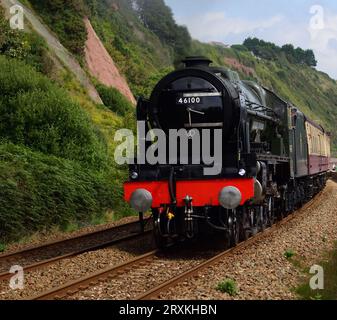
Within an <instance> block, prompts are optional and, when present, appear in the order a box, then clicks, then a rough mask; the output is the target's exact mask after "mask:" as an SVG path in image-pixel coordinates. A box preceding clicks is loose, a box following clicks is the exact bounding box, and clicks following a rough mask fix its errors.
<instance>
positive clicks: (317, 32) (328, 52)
mask: <svg viewBox="0 0 337 320" xmlns="http://www.w3.org/2000/svg"><path fill="white" fill-rule="evenodd" d="M323 21H324V24H323V26H322V28H320V29H313V28H311V27H310V26H309V28H308V32H309V34H310V47H311V48H312V49H313V50H314V51H315V53H316V56H317V60H318V68H319V69H321V70H323V71H325V72H327V73H329V74H330V75H331V76H332V77H334V78H335V79H337V59H336V57H337V14H333V13H331V12H325V13H324V17H323Z"/></svg>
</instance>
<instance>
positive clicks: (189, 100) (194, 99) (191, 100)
mask: <svg viewBox="0 0 337 320" xmlns="http://www.w3.org/2000/svg"><path fill="white" fill-rule="evenodd" d="M201 103H202V100H201V98H200V97H188V98H183V97H181V98H177V104H201Z"/></svg>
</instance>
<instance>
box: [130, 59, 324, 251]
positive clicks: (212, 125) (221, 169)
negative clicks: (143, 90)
mask: <svg viewBox="0 0 337 320" xmlns="http://www.w3.org/2000/svg"><path fill="white" fill-rule="evenodd" d="M184 63H185V67H184V68H182V69H180V70H177V71H174V72H172V73H171V74H169V75H167V76H166V77H164V78H163V79H162V80H161V81H160V82H159V83H158V84H157V86H156V87H155V88H154V90H153V93H152V95H151V98H150V99H149V100H144V99H140V100H139V102H138V106H137V120H138V121H142V122H143V123H144V124H145V133H146V134H147V133H149V132H155V129H160V130H161V131H162V132H164V134H165V135H166V137H167V141H169V142H171V140H172V139H173V138H172V136H171V135H170V134H171V132H172V130H175V131H173V132H175V134H176V135H175V136H174V138H177V137H178V140H180V142H182V141H183V140H184V139H186V137H184V134H185V135H186V136H187V139H188V141H192V142H191V143H189V144H188V148H187V151H184V150H180V149H179V148H178V150H176V152H175V153H174V154H175V156H176V157H175V158H174V159H172V154H171V153H170V151H172V150H171V147H170V146H169V145H170V143H168V146H165V149H160V148H159V151H158V150H157V152H161V153H162V154H161V157H162V158H163V157H164V158H165V160H166V162H163V161H162V162H160V161H159V162H158V163H149V161H147V160H146V161H145V163H141V164H139V161H137V160H139V157H142V158H145V157H144V155H142V154H139V155H138V159H136V160H135V164H133V165H130V180H129V181H128V182H127V183H125V199H126V201H128V202H129V203H130V204H131V206H132V207H133V208H134V209H135V210H137V211H139V212H145V211H148V210H149V209H151V210H152V213H153V217H154V230H155V238H156V241H157V244H158V246H165V245H167V244H168V243H170V242H172V241H176V240H181V239H186V238H194V237H195V236H197V235H198V234H199V233H200V232H203V231H207V230H209V229H211V230H217V231H218V232H219V233H220V234H221V233H222V234H223V235H224V239H226V242H227V243H228V245H236V244H237V243H238V242H239V241H241V240H245V239H247V238H248V237H249V236H251V235H253V234H256V233H257V232H259V231H261V230H264V229H265V228H266V227H268V226H271V225H272V224H273V223H274V222H275V221H277V220H280V219H282V218H283V217H285V216H286V215H288V214H289V213H290V212H292V211H293V210H295V209H296V208H298V207H300V206H302V205H303V204H304V203H305V202H307V201H308V200H310V199H311V198H312V197H313V196H314V195H315V194H317V193H318V192H319V191H320V190H321V189H322V188H323V187H324V185H325V183H326V173H327V171H328V168H329V157H330V137H329V134H328V133H326V132H325V131H324V129H323V128H322V127H321V126H319V125H317V124H315V123H314V122H312V121H310V120H309V119H308V118H307V117H306V116H305V115H304V114H303V113H302V112H301V111H300V110H299V109H298V108H296V107H295V106H294V105H293V104H291V103H289V102H286V101H284V100H283V99H281V98H280V97H279V96H277V95H276V94H275V93H274V92H273V91H271V90H269V89H267V88H265V87H263V86H261V85H258V84H257V83H254V82H251V81H243V80H240V78H239V76H238V74H237V73H236V72H234V71H231V70H228V69H225V68H221V67H212V66H210V65H211V61H210V60H208V59H207V58H203V57H191V58H187V59H186V60H184ZM181 129H183V130H181ZM153 130H154V131H153ZM179 130H180V131H179ZM202 130H204V132H206V136H207V137H208V138H209V140H207V139H204V137H203V136H202V135H201V134H199V132H201V131H202ZM184 132H185V133H184ZM219 132H221V141H220V145H219V141H218V142H217V144H216V143H215V144H212V143H208V142H207V141H213V140H214V141H216V135H217V134H218V133H219ZM196 135H197V136H198V141H199V142H200V144H201V147H199V148H196V149H193V137H194V136H196ZM157 142H158V141H157ZM185 142H186V141H185ZM140 143H142V141H140ZM143 143H145V144H146V147H147V148H151V145H152V143H153V142H150V141H143ZM152 146H153V145H152ZM205 149H206V151H207V152H206V153H208V154H209V157H208V158H212V157H213V160H214V161H213V163H210V162H209V161H208V160H207V159H208V158H207V159H205V157H203V154H202V153H203V152H205ZM145 150H146V149H145ZM219 153H220V155H221V157H219V158H217V157H215V156H214V155H215V154H218V155H219ZM163 154H164V155H163ZM196 155H197V156H199V157H196ZM182 158H183V160H184V161H180V160H182ZM218 159H221V160H220V162H221V163H219V161H218ZM212 168H213V169H212ZM205 169H208V170H205Z"/></svg>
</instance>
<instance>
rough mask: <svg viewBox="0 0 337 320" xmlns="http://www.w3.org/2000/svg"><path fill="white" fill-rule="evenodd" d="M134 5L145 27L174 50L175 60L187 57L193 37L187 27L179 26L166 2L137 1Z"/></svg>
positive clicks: (160, 0)
mask: <svg viewBox="0 0 337 320" xmlns="http://www.w3.org/2000/svg"><path fill="white" fill-rule="evenodd" d="M134 3H135V6H134V8H135V10H136V11H137V13H138V16H139V18H140V20H141V21H142V23H143V24H144V26H145V27H146V28H148V29H150V30H151V31H152V32H153V33H154V34H156V35H157V36H158V37H159V39H160V40H161V41H162V42H164V43H165V44H167V45H169V46H170V47H172V48H173V49H174V52H175V58H176V59H179V58H181V57H184V56H186V55H187V53H188V51H189V49H190V46H191V40H192V39H191V36H190V34H189V32H188V30H187V28H186V27H184V26H179V25H177V23H176V22H175V20H174V18H173V13H172V10H171V9H170V8H169V7H168V6H167V5H166V4H165V2H164V1H163V0H135V1H134Z"/></svg>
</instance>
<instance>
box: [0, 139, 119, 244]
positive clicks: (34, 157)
mask: <svg viewBox="0 0 337 320" xmlns="http://www.w3.org/2000/svg"><path fill="white" fill-rule="evenodd" d="M0 177H1V179H0V207H1V210H0V226H1V227H0V242H8V241H10V240H16V239H19V238H21V237H23V236H25V235H28V234H30V233H32V232H35V231H38V230H43V229H45V228H51V227H52V226H66V225H68V224H69V223H79V222H81V223H82V224H86V223H88V222H89V221H90V219H92V217H93V216H95V215H102V214H103V213H104V212H105V210H107V209H108V208H111V207H113V205H114V203H113V199H114V195H113V192H114V191H113V188H111V185H110V181H107V177H106V176H105V175H104V174H103V173H100V172H97V171H95V170H92V169H86V168H83V167H82V166H81V165H80V164H78V163H76V162H74V161H69V160H64V159H61V158H56V157H53V156H49V155H44V154H42V153H38V152H32V151H31V150H30V149H28V148H26V147H20V146H15V145H13V144H11V143H1V144H0Z"/></svg>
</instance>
